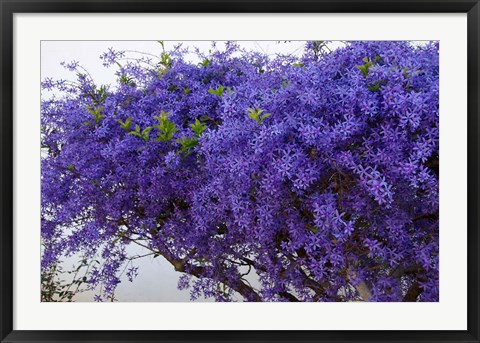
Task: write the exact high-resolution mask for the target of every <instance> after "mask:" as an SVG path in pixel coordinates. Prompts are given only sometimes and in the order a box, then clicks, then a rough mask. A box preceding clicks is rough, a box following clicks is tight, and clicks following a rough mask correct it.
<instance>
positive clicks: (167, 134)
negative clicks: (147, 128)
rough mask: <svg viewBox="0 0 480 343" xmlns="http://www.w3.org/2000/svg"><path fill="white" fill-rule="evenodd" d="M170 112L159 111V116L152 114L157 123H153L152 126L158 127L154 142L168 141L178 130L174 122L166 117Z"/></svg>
mask: <svg viewBox="0 0 480 343" xmlns="http://www.w3.org/2000/svg"><path fill="white" fill-rule="evenodd" d="M169 114H170V112H164V111H161V112H160V115H159V116H153V117H154V118H155V119H157V120H158V122H159V124H154V125H153V127H154V128H156V129H158V130H159V132H158V136H157V138H155V141H156V142H159V141H170V140H172V139H173V134H174V133H175V132H177V131H178V129H177V127H176V124H175V123H174V122H172V121H170V120H168V119H167V117H168V115H169Z"/></svg>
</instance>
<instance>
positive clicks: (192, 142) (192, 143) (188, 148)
mask: <svg viewBox="0 0 480 343" xmlns="http://www.w3.org/2000/svg"><path fill="white" fill-rule="evenodd" d="M176 142H177V143H180V145H181V146H182V148H181V149H180V151H179V153H182V154H185V156H188V155H190V154H191V153H192V152H193V148H194V147H196V146H197V145H198V140H197V139H196V138H193V137H183V138H182V139H177V141H176Z"/></svg>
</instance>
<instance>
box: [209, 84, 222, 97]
mask: <svg viewBox="0 0 480 343" xmlns="http://www.w3.org/2000/svg"><path fill="white" fill-rule="evenodd" d="M208 92H209V93H210V94H214V95H218V96H219V97H222V96H223V93H224V92H225V87H223V86H219V87H218V88H217V89H213V88H210V89H209V90H208Z"/></svg>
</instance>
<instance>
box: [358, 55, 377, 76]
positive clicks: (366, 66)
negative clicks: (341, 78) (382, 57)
mask: <svg viewBox="0 0 480 343" xmlns="http://www.w3.org/2000/svg"><path fill="white" fill-rule="evenodd" d="M362 60H363V61H364V62H365V64H362V65H357V68H358V69H360V71H361V72H362V75H363V77H367V75H368V72H369V70H370V67H371V66H373V62H372V60H371V59H370V58H368V57H364V58H363V59H362Z"/></svg>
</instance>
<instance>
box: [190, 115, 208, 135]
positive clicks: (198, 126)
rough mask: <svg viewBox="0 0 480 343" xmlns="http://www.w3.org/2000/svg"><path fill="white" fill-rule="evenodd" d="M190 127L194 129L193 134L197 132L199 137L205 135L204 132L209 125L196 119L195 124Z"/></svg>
mask: <svg viewBox="0 0 480 343" xmlns="http://www.w3.org/2000/svg"><path fill="white" fill-rule="evenodd" d="M190 127H191V128H192V130H193V132H195V134H196V135H197V136H200V135H201V134H202V133H203V131H205V130H206V129H207V125H205V124H202V122H201V121H200V120H198V119H195V123H194V124H190Z"/></svg>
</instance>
